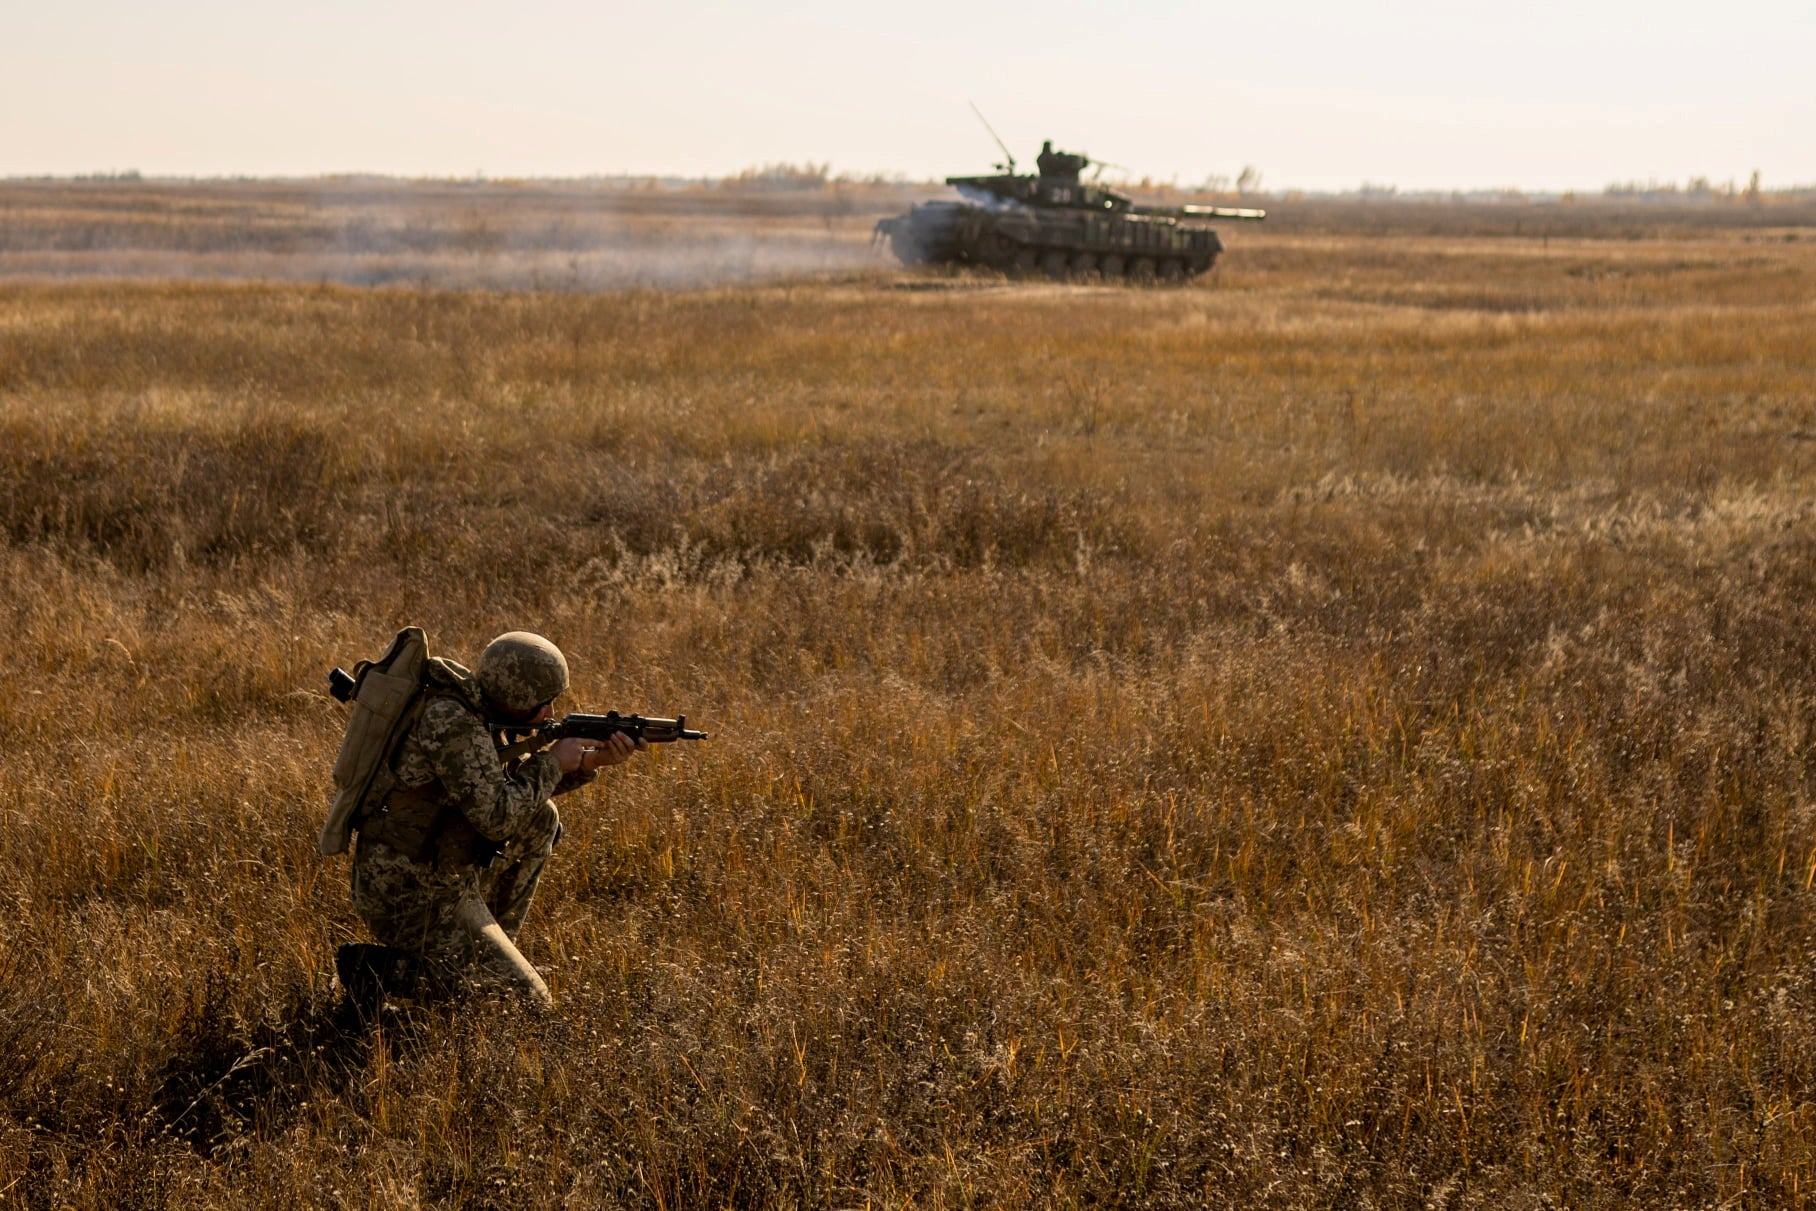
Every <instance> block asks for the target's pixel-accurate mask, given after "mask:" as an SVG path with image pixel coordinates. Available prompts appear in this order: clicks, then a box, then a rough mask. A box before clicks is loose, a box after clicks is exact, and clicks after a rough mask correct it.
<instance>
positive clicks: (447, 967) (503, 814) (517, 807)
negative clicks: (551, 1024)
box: [353, 661, 598, 1005]
mask: <svg viewBox="0 0 1816 1211" xmlns="http://www.w3.org/2000/svg"><path fill="white" fill-rule="evenodd" d="M433 663H436V664H439V665H441V666H442V668H443V669H444V670H448V671H449V673H450V675H449V676H445V677H444V678H443V680H444V681H456V682H458V681H460V680H465V682H466V685H467V686H471V685H472V681H471V674H468V673H467V672H466V670H465V669H462V668H460V666H458V665H455V664H453V663H452V662H446V661H436V662H433ZM564 680H565V678H564ZM463 688H464V687H463ZM431 694H432V695H433V696H431V697H430V698H429V700H428V702H427V703H426V705H425V706H424V707H423V711H422V715H421V717H420V719H419V720H418V721H417V723H416V724H415V726H414V727H413V728H412V729H411V730H410V732H409V733H408V734H407V735H406V736H405V737H404V739H403V741H402V742H401V744H400V745H399V746H398V750H397V753H396V755H395V756H394V758H393V759H392V763H391V769H390V774H391V781H392V787H393V789H392V790H391V792H389V793H388V794H387V795H386V796H385V799H384V802H385V804H386V810H385V811H384V813H382V814H380V815H377V816H375V818H373V819H369V820H367V821H366V822H365V823H364V824H362V826H361V830H360V838H359V847H358V849H357V851H356V852H355V854H354V858H353V907H354V910H355V911H357V912H358V913H359V915H360V916H361V917H362V918H364V919H365V922H366V924H367V925H368V926H369V927H370V928H371V930H372V934H373V936H374V937H375V938H377V940H378V941H379V942H380V943H382V944H383V945H386V946H392V947H397V948H399V949H401V950H406V951H412V952H415V953H417V954H419V955H420V956H421V957H422V959H423V961H424V963H423V970H424V973H425V974H426V975H427V976H428V977H429V978H430V979H431V981H432V982H434V983H437V984H447V983H451V982H453V981H454V980H456V979H458V978H460V976H461V975H462V974H463V973H469V974H475V975H479V976H481V977H491V978H494V979H498V980H501V981H503V982H504V983H506V984H508V985H511V986H513V987H515V988H517V989H518V990H519V991H521V992H523V993H525V994H526V995H528V996H529V997H530V998H531V999H533V1000H535V1001H537V1002H538V1003H541V1004H543V1005H547V1004H549V1002H550V998H549V990H548V986H547V985H546V984H545V983H543V980H542V977H541V976H540V975H538V974H537V972H536V969H535V968H534V967H532V966H531V965H530V963H529V961H528V960H527V959H525V958H524V957H523V954H522V952H521V951H519V950H518V949H517V947H516V944H515V943H516V937H517V931H518V929H519V928H520V927H521V926H522V925H523V920H524V917H525V915H526V914H527V913H528V912H529V908H530V902H531V900H532V899H533V898H534V896H535V894H536V884H537V881H538V880H539V879H540V878H541V876H542V868H543V864H544V863H545V862H546V861H547V860H548V856H549V852H550V851H551V850H552V849H553V847H554V844H555V838H556V836H557V834H558V832H559V829H560V819H559V817H558V816H557V815H556V812H555V805H554V804H553V803H552V802H550V799H551V797H552V796H554V795H558V794H565V793H566V792H568V791H571V790H574V789H576V788H578V787H581V786H584V785H586V784H587V783H589V782H591V781H593V780H594V779H595V778H596V777H598V775H597V774H596V773H590V772H583V771H578V770H577V771H575V772H573V773H571V774H568V775H566V776H565V777H564V776H563V775H562V773H561V769H560V766H559V765H557V764H556V761H555V758H554V756H553V755H552V754H550V753H548V752H546V751H544V752H540V753H536V754H533V755H531V756H529V757H526V758H524V759H523V760H521V761H519V762H517V763H515V764H514V765H513V766H512V767H510V768H506V767H505V766H503V765H502V764H500V762H499V760H498V751H497V748H496V746H495V745H494V743H493V740H492V735H491V731H490V729H489V728H488V726H487V723H486V719H485V717H484V715H483V714H482V711H483V709H484V708H483V705H482V702H481V700H479V699H478V698H477V695H475V694H473V693H472V691H471V690H468V692H467V693H457V692H444V693H441V694H434V691H431ZM493 851H496V852H493ZM488 856H489V857H490V861H489V862H487V861H485V859H486V858H487V857H488Z"/></svg>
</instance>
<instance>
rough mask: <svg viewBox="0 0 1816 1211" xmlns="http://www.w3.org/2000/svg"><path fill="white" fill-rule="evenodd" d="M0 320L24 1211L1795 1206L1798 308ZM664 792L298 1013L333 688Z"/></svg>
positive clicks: (1814, 781)
mask: <svg viewBox="0 0 1816 1211" xmlns="http://www.w3.org/2000/svg"><path fill="white" fill-rule="evenodd" d="M907 281H908V280H907V279H898V278H896V277H892V276H886V275H883V274H881V273H878V274H877V275H875V276H859V277H854V278H850V279H847V280H843V281H836V282H830V283H819V284H807V285H794V286H790V285H780V286H769V287H740V288H735V289H722V290H718V291H706V292H696V293H688V294H657V293H628V294H619V295H613V296H586V295H576V294H479V293H467V294H449V293H432V292H425V291H402V290H398V291H379V292H361V291H354V290H347V289H342V288H338V287H304V286H223V285H206V286H204V285H120V284H111V285H109V284H93V285H79V284H76V285H71V284H64V285H13V286H8V287H4V288H0V483H3V485H4V489H3V490H0V543H3V544H4V545H3V546H0V566H3V567H4V576H3V577H0V617H4V619H5V622H6V626H5V629H4V639H3V640H0V643H3V644H4V646H3V647H0V655H3V656H4V661H5V667H6V668H7V670H8V672H9V674H10V678H9V679H10V685H11V692H10V693H8V694H6V695H5V696H4V697H0V819H3V820H4V824H3V825H0V903H3V904H4V911H3V912H0V1061H4V1062H0V1201H12V1202H17V1203H19V1204H21V1205H25V1206H33V1207H38V1206H42V1207H53V1206H54V1207H62V1206H76V1207H111V1206H120V1205H144V1204H163V1203H171V1204H182V1205H220V1206H229V1205H231V1206H240V1205H246V1204H248V1203H262V1204H267V1205H281V1206H289V1205H299V1204H312V1205H347V1206H367V1205H372V1206H408V1205H415V1204H417V1203H434V1204H460V1205H472V1206H500V1207H503V1206H549V1205H567V1206H575V1207H582V1206H586V1207H590V1206H613V1205H635V1206H660V1207H694V1206H718V1205H810V1206H839V1207H847V1206H860V1205H870V1206H914V1207H958V1206H992V1205H1018V1204H1028V1203H1032V1204H1043V1205H1045V1204H1052V1205H1060V1206H1070V1205H1083V1204H1087V1203H1088V1204H1093V1205H1107V1204H1113V1205H1152V1206H1187V1205H1202V1204H1207V1203H1208V1204H1212V1205H1230V1206H1279V1207H1306V1206H1334V1207H1366V1206H1375V1207H1402V1206H1450V1207H1457V1206H1478V1205H1493V1206H1514V1207H1519V1206H1531V1207H1537V1206H1541V1205H1575V1206H1612V1205H1649V1206H1709V1205H1716V1204H1726V1205H1754V1206H1767V1205H1771V1206H1784V1205H1797V1204H1802V1203H1805V1202H1807V1201H1809V1199H1810V1194H1809V1192H1810V1190H1811V1189H1812V1183H1816V1104H1813V1102H1812V1099H1811V1097H1810V1093H1809V1091H1810V1089H1811V1088H1812V1081H1813V1080H1816V1021H1813V1018H1816V986H1813V985H1812V982H1811V976H1810V969H1809V962H1808V950H1809V946H1810V943H1811V941H1812V939H1813V935H1816V889H1812V876H1813V874H1816V798H1813V795H1816V769H1813V768H1812V758H1811V749H1810V743H1809V741H1810V731H1811V725H1812V718H1813V716H1812V707H1813V705H1816V704H1813V703H1812V699H1811V692H1810V687H1811V685H1812V676H1813V674H1816V629H1813V628H1812V626H1811V622H1812V616H1811V602H1812V600H1816V593H1813V591H1816V583H1813V582H1816V571H1813V569H1816V562H1813V560H1812V556H1813V555H1816V515H1813V513H1816V509H1813V506H1812V504H1811V488H1812V479H1813V476H1816V455H1813V453H1812V442H1813V441H1816V394H1812V382H1813V381H1816V378H1813V372H1816V352H1813V349H1812V341H1811V333H1812V331H1816V245H1812V244H1811V243H1808V242H1791V243H1786V242H1783V241H1776V242H1772V243H1769V244H1768V243H1761V242H1758V241H1751V242H1749V241H1748V240H1745V239H1742V238H1740V236H1738V235H1734V234H1729V233H1721V232H1716V233H1712V234H1710V235H1707V236H1705V237H1702V238H1697V239H1690V238H1683V239H1677V240H1672V241H1622V242H1601V241H1583V242H1569V241H1563V240H1560V239H1555V238H1553V239H1550V240H1549V241H1548V242H1546V243H1544V244H1540V243H1539V242H1537V241H1533V240H1509V239H1501V240H1496V239H1464V238H1440V237H1435V236H1430V237H1411V236H1408V237H1398V238H1393V239H1379V238H1359V237H1354V236H1343V235H1341V234H1334V235H1310V234H1307V235H1294V234H1291V233H1290V232H1289V233H1286V234H1273V233H1266V232H1262V233H1248V232H1244V233H1243V237H1242V240H1241V243H1240V246H1239V247H1238V248H1237V249H1236V251H1234V252H1233V253H1232V254H1231V256H1230V258H1229V259H1228V262H1227V264H1226V266H1225V268H1224V269H1223V270H1222V271H1221V272H1220V276H1219V277H1218V278H1216V279H1214V280H1211V281H1207V282H1203V283H1200V284H1199V285H1198V286H1195V287H1193V288H1190V289H1184V290H1178V291H1163V292H1147V293H1143V292H1135V291H1128V290H1121V289H1109V290H1096V291H1082V290H1072V291H1068V290H1063V289H1057V288H1050V287H1007V286H998V285H993V284H991V283H988V282H985V281H981V280H972V279H962V278H959V279H944V278H935V279H930V280H922V281H921V282H920V283H919V284H921V285H925V286H929V287H931V288H926V289H904V288H901V287H902V286H903V285H904V284H906V283H907ZM405 622H417V623H420V624H422V625H424V626H426V627H427V628H428V629H429V631H430V633H431V636H432V638H433V640H434V641H435V642H436V644H437V646H438V648H439V649H440V650H442V651H445V652H449V653H453V654H457V655H467V656H470V655H471V654H472V653H473V652H474V651H476V649H477V647H478V646H479V644H480V643H482V642H483V641H484V640H485V639H486V638H488V637H489V636H490V635H492V634H493V633H495V632H497V631H499V630H502V629H505V628H507V627H512V626H525V627H531V628H535V629H539V630H542V631H544V632H546V633H547V634H549V635H550V636H552V637H554V638H555V639H556V640H557V641H558V642H560V643H561V644H562V645H563V647H564V648H566V650H567V651H568V652H569V653H570V654H571V656H572V658H573V662H574V665H575V668H576V672H577V678H578V681H577V700H578V701H579V702H580V703H584V704H587V705H589V706H593V707H598V708H604V707H607V706H617V707H620V708H647V709H654V710H657V711H661V712H674V711H686V712H687V713H688V715H689V717H690V719H694V720H697V721H698V722H699V723H700V724H701V725H702V726H705V727H708V728H710V729H711V730H712V731H713V732H714V739H713V740H712V741H711V742H709V743H708V744H706V745H704V746H700V747H698V748H695V749H691V750H690V751H688V752H686V753H670V754H664V755H663V757H662V758H661V759H659V760H651V761H648V762H646V763H645V764H644V765H643V766H642V767H641V768H635V769H632V770H630V771H629V772H624V773H622V774H621V775H619V776H615V777H613V778H612V779H610V781H609V782H608V784H607V785H606V787H605V788H604V789H602V790H598V791H594V792H588V794H587V795H585V796H583V797H582V798H581V800H580V801H578V802H574V801H570V803H571V806H570V807H569V808H568V809H566V814H567V820H568V834H567V838H566V840H565V841H564V842H563V845H562V847H561V849H560V850H559V851H558V852H557V857H556V860H555V862H554V864H553V866H552V868H551V872H550V874H549V877H548V878H547V879H546V881H545V883H544V892H543V894H542V897H541V899H540V900H539V902H538V906H537V908H536V911H535V913H534V915H533V917H532V919H531V922H530V926H529V928H528V930H527V932H526V948H527V950H528V952H529V954H530V956H531V958H532V959H533V960H534V961H535V962H537V963H539V964H542V965H545V966H547V967H548V968H550V969H551V973H550V983H551V985H552V987H553V988H554V991H555V994H556V996H557V998H558V1001H559V1009H558V1012H557V1013H556V1014H555V1015H554V1016H553V1017H552V1018H549V1019H547V1020H531V1019H528V1018H526V1017H523V1016H520V1015H518V1014H516V1013H514V1012H513V1011H512V1010H510V1009H509V1008H506V1007H499V1006H490V1005H484V1004H481V1005H472V1006H465V1007H460V1008H455V1009H429V1010H423V1011H417V1012H415V1013H412V1014H411V1015H409V1016H408V1017H407V1018H404V1019H399V1020H392V1021H389V1022H387V1023H386V1024H385V1026H384V1028H383V1029H380V1030H376V1031H370V1032H360V1031H358V1030H355V1029H351V1028H350V1024H349V1023H348V1022H347V1021H346V1019H345V1018H344V1016H341V1015H338V1014H337V1012H336V1010H335V1008H334V1003H335V993H334V990H333V989H332V987H331V976H330V957H331V954H332V948H333V946H334V944H336V943H337V942H340V941H344V940H347V939H350V938H353V937H355V936H358V934H359V928H358V924H357V922H356V921H355V920H354V918H353V917H352V915H351V913H350V911H349V908H348V905H347V895H346V886H345V885H346V865H345V859H337V860H334V861H330V862H326V863H324V862H322V861H320V860H319V859H317V858H316V857H315V855H314V853H313V848H312V838H313V833H314V829H315V826H316V822H317V820H318V814H319V812H320V810H321V808H322V805H323V799H324V792H325V784H326V778H327V767H328V764H329V761H330V758H331V754H332V751H333V747H334V745H335V743H336V739H337V734H338V728H339V726H340V716H339V714H338V708H336V707H335V706H334V705H333V704H331V703H329V702H328V701H327V700H326V699H325V698H324V696H323V695H322V694H321V693H319V692H318V691H319V690H320V688H321V684H322V682H321V677H322V673H323V671H324V670H325V669H326V668H327V667H328V666H329V665H330V664H333V663H336V662H340V663H345V662H346V661H348V660H351V659H353V658H356V657H358V656H361V655H366V654H370V653H372V652H373V651H374V650H375V649H377V648H378V647H380V646H381V645H382V643H383V641H384V640H385V639H386V637H387V636H388V634H389V633H390V631H391V630H392V628H394V627H396V626H397V625H400V624H402V623H405Z"/></svg>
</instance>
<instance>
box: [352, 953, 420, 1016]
mask: <svg viewBox="0 0 1816 1211" xmlns="http://www.w3.org/2000/svg"><path fill="white" fill-rule="evenodd" d="M419 966H420V965H419V964H418V962H417V959H416V955H415V954H414V953H412V952H411V951H408V950H399V949H398V948H396V947H395V946H375V945H373V944H372V943H370V942H349V943H347V944H346V945H344V946H342V947H341V948H340V949H339V950H338V951H336V952H335V954H334V971H335V974H336V975H338V976H339V977H340V982H341V988H342V989H344V990H345V991H346V993H347V997H348V999H350V1000H351V1001H353V1003H354V1004H356V1005H358V1006H360V1007H361V1008H362V1009H367V1010H376V1009H377V1008H378V1007H379V1006H381V1005H383V1004H384V1000H385V997H387V996H394V997H408V996H415V995H416V985H417V976H418V968H419Z"/></svg>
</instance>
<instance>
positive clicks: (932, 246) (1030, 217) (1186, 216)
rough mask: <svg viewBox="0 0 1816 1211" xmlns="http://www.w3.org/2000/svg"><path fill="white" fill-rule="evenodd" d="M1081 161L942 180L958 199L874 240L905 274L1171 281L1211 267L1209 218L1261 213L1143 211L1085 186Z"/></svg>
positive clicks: (1058, 158) (935, 205)
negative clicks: (974, 268)
mask: <svg viewBox="0 0 1816 1211" xmlns="http://www.w3.org/2000/svg"><path fill="white" fill-rule="evenodd" d="M1090 164H1091V160H1090V158H1089V157H1088V156H1084V155H1080V154H1078V153H1076V152H1066V151H1054V150H1053V144H1052V143H1051V142H1050V141H1049V142H1047V143H1045V144H1043V145H1042V147H1041V150H1040V155H1038V156H1037V157H1035V165H1036V167H1037V168H1038V170H1039V171H1038V172H1036V173H1034V174H1032V175H1030V174H1026V173H1017V172H1015V161H1014V160H1013V159H1010V160H1009V161H1008V163H1007V164H1006V165H1005V166H1004V167H1006V169H1007V171H1004V172H999V173H995V174H992V175H989V176H974V177H947V178H946V184H948V185H950V186H952V187H953V188H954V189H956V190H957V191H958V193H959V196H960V197H962V198H963V199H965V200H964V201H962V202H927V203H923V204H921V205H918V206H913V207H910V208H909V210H908V213H907V214H903V215H897V216H895V217H894V218H888V219H883V220H882V221H881V222H879V223H878V224H877V225H876V233H875V240H876V241H879V242H880V241H885V240H886V241H887V242H888V244H889V247H890V249H891V250H892V251H893V252H894V253H895V255H896V257H897V258H898V259H899V260H900V261H901V262H902V263H903V264H904V265H924V264H971V265H982V266H986V267H989V268H992V269H998V270H1001V271H1002V272H1005V273H1015V274H1025V273H1045V274H1047V275H1048V276H1050V277H1055V278H1071V279H1077V280H1090V279H1093V278H1095V279H1099V280H1120V279H1124V278H1126V279H1128V280H1131V281H1138V282H1145V281H1154V280H1159V281H1167V282H1179V281H1185V280H1186V279H1188V278H1193V277H1196V276H1198V275H1199V274H1201V273H1203V272H1205V271H1206V270H1208V269H1209V268H1210V267H1211V266H1212V265H1213V264H1215V263H1216V260H1217V255H1218V254H1219V253H1221V252H1222V251H1223V242H1222V241H1221V240H1220V239H1218V237H1217V232H1216V231H1215V230H1214V229H1213V228H1211V227H1209V226H1207V225H1206V220H1209V219H1239V220H1254V219H1262V218H1266V217H1267V212H1266V211H1264V210H1249V209H1240V208H1236V207H1224V206H1172V207H1162V206H1141V205H1137V204H1136V203H1135V201H1134V199H1132V198H1130V197H1129V196H1128V195H1126V194H1121V193H1118V192H1116V191H1115V190H1113V189H1110V188H1109V187H1107V186H1104V185H1099V184H1097V183H1095V182H1092V181H1086V180H1085V179H1084V170H1085V169H1086V168H1088V167H1089V166H1090Z"/></svg>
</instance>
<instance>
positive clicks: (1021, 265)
mask: <svg viewBox="0 0 1816 1211" xmlns="http://www.w3.org/2000/svg"><path fill="white" fill-rule="evenodd" d="M1039 268H1040V250H1039V249H1038V248H1017V249H1016V250H1015V262H1014V268H1012V269H1011V270H1010V271H1009V272H1010V274H1011V275H1012V276H1014V277H1018V278H1025V277H1032V276H1033V274H1034V272H1035V271H1036V270H1037V269H1039Z"/></svg>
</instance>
